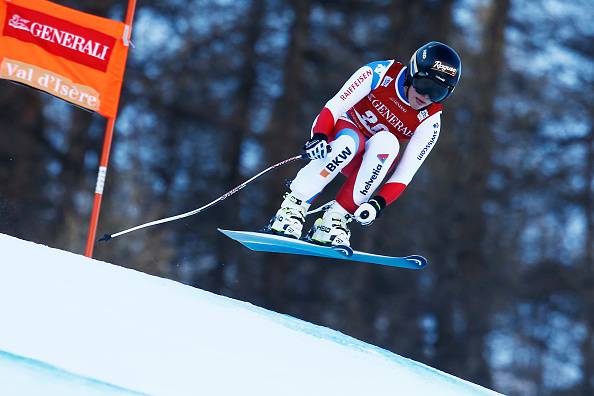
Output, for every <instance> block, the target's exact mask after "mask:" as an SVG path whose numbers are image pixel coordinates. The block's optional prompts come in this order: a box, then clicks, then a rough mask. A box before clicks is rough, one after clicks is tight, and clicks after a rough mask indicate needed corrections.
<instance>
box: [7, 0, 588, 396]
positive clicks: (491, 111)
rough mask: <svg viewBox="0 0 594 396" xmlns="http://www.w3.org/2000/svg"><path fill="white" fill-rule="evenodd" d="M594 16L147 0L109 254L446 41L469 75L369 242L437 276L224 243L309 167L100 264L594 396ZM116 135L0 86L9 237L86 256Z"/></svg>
mask: <svg viewBox="0 0 594 396" xmlns="http://www.w3.org/2000/svg"><path fill="white" fill-rule="evenodd" d="M57 3H60V4H63V5H67V6H70V7H73V8H77V9H79V10H82V11H86V12H90V13H94V14H96V15H100V16H106V17H110V18H113V19H118V20H123V17H124V14H125V11H126V2H125V1H124V0H92V1H91V0H88V1H74V0H62V1H57ZM593 20H594V1H593V0H574V1H572V2H565V1H561V0H530V1H527V0H498V1H495V0H457V1H454V0H442V1H440V0H417V1H414V2H413V1H404V0H395V1H387V0H365V1H363V0H361V1H314V0H283V1H281V0H279V1H271V0H269V1H259V0H253V1H249V0H245V1H223V0H219V1H215V0H212V1H207V0H202V1H200V0H159V1H157V0H139V1H138V5H137V10H136V18H135V27H134V33H133V41H134V44H135V48H133V49H132V50H131V55H130V58H129V60H128V69H127V72H126V76H125V80H124V87H123V96H122V102H121V106H120V113H119V118H118V123H117V125H116V132H115V140H114V146H113V150H112V157H111V162H110V165H111V166H110V169H109V172H108V176H107V185H106V191H105V198H104V205H103V207H102V213H101V218H100V224H99V234H100V235H101V234H103V233H113V232H117V231H119V230H122V229H126V228H129V227H132V226H134V225H137V224H140V223H144V222H147V221H150V220H154V219H157V218H161V217H167V216H170V215H174V214H179V213H182V212H186V211H189V210H191V209H194V208H197V207H200V206H202V205H204V204H205V203H207V202H210V201H211V200H213V199H215V198H217V197H218V196H219V195H221V194H222V193H224V192H226V191H228V190H229V189H231V188H232V187H234V186H236V185H237V184H239V183H240V182H242V181H243V180H245V179H247V178H249V177H251V176H252V175H254V174H255V173H257V172H258V171H259V170H261V169H263V168H265V167H267V166H268V165H270V164H273V163H276V162H278V161H281V160H283V159H285V158H288V157H290V156H293V155H295V154H297V153H299V151H300V150H301V147H302V144H303V142H304V141H305V140H306V139H307V137H308V134H309V127H310V125H311V123H312V121H313V119H314V118H315V116H316V115H317V113H318V112H319V111H320V110H321V108H322V107H323V105H324V104H325V102H326V101H327V100H328V99H329V98H330V97H331V96H332V95H334V93H335V92H337V90H338V89H339V88H340V87H341V86H342V84H343V82H344V81H345V80H346V79H347V78H348V77H349V76H350V75H351V73H353V72H354V71H355V70H356V69H357V68H359V67H360V66H361V65H363V64H365V63H367V62H369V61H373V60H381V59H397V60H400V61H403V62H407V61H408V59H409V58H410V55H411V53H412V51H413V50H414V49H416V48H417V47H418V46H420V45H421V44H423V43H424V42H426V41H429V40H440V41H444V42H446V43H448V44H450V45H452V46H453V47H454V48H456V49H457V50H458V51H459V53H460V54H461V57H462V61H463V65H464V69H463V73H462V80H461V84H460V86H459V87H458V88H457V89H456V92H455V94H454V95H453V97H452V98H451V99H449V100H448V101H447V102H446V104H445V112H444V120H443V128H442V133H441V137H440V140H439V142H438V144H437V147H436V149H435V150H434V151H433V152H432V153H431V155H430V156H429V158H428V160H427V161H426V163H425V165H424V166H423V167H422V168H421V170H420V171H419V173H418V174H417V176H416V177H415V179H414V180H413V183H412V184H411V186H410V187H409V188H408V189H407V191H406V192H405V194H404V195H403V197H402V198H401V199H400V200H398V201H397V202H396V203H395V204H394V205H393V206H391V207H390V208H389V209H388V210H387V211H386V212H385V214H384V215H383V216H382V218H380V219H379V220H378V221H377V222H376V223H375V224H374V225H373V226H372V227H370V228H368V229H365V230H363V229H362V228H361V227H360V226H357V225H353V232H354V237H353V244H354V246H355V247H357V248H359V249H363V250H369V251H374V252H383V253H386V254H397V255H400V254H411V253H417V254H423V255H425V256H427V257H428V258H429V260H430V266H429V267H428V268H427V269H425V270H424V271H422V272H413V271H406V270H395V269H391V268H382V267H377V266H370V265H359V264H345V263H334V262H331V261H327V260H320V259H306V258H302V257H291V256H281V255H266V254H260V253H253V252H250V251H248V250H246V249H244V248H241V247H240V246H239V245H238V244H236V243H235V242H233V241H230V240H228V239H226V238H224V237H223V236H222V235H220V234H219V233H218V232H217V231H216V228H217V227H223V228H232V229H257V228H260V227H261V226H263V225H265V224H266V223H267V221H268V219H269V218H270V217H271V216H272V214H273V213H274V212H275V210H276V208H277V206H278V205H279V203H280V201H281V197H282V194H283V192H284V191H285V181H286V180H288V179H291V178H292V177H293V176H294V175H295V173H296V172H297V170H298V169H299V166H300V165H301V164H292V165H289V166H287V167H285V168H281V169H279V170H275V171H273V172H271V173H270V174H268V175H266V176H265V177H264V178H262V179H259V180H258V181H257V182H254V183H253V184H250V185H249V186H248V187H247V188H246V189H244V190H242V192H241V193H239V194H238V195H235V196H233V197H231V198H229V199H227V200H226V201H224V202H223V203H222V204H221V205H220V206H218V207H216V208H214V209H212V210H209V211H208V212H206V213H204V214H201V215H198V216H194V217H191V218H188V219H184V220H181V221H178V222H175V223H169V224H166V225H162V226H158V227H154V228H149V229H146V230H141V231H138V232H135V233H132V234H129V235H127V236H125V237H122V238H121V239H116V240H114V241H112V242H110V243H109V244H105V245H97V246H96V248H95V257H96V258H98V259H102V260H107V261H110V262H113V263H117V264H120V265H123V266H127V267H130V268H134V269H138V270H141V271H144V272H148V273H151V274H156V275H160V276H165V277H169V278H172V279H176V280H179V281H182V282H184V283H187V284H190V285H193V286H196V287H199V288H202V289H206V290H209V291H212V292H215V293H218V294H223V295H226V296H230V297H233V298H238V299H241V300H245V301H249V302H252V303H254V304H257V305H259V306H263V307H265V308H268V309H272V310H275V311H278V312H282V313H286V314H289V315H292V316H295V317H298V318H301V319H304V320H307V321H311V322H314V323H317V324H320V325H324V326H329V327H332V328H335V329H338V330H339V331H342V332H344V333H346V334H349V335H351V336H354V337H357V338H359V339H362V340H365V341H368V342H371V343H373V344H376V345H379V346H381V347H384V348H387V349H389V350H391V351H394V352H396V353H398V354H402V355H404V356H407V357H410V358H412V359H416V360H419V361H422V362H425V363H427V364H429V365H431V366H434V367H436V368H439V369H441V370H444V371H446V372H449V373H452V374H454V375H457V376H460V377H462V378H465V379H468V380H470V381H473V382H476V383H479V384H481V385H484V386H487V387H490V388H493V389H495V390H497V391H500V392H503V393H506V394H511V395H524V396H529V395H583V396H586V395H589V396H591V395H594V126H593V125H594V90H593V89H592V88H593V87H594V67H592V64H593V61H594V44H593V43H594V26H593V25H592V21H593ZM104 125H105V121H104V120H103V119H102V118H101V117H100V116H98V115H94V114H91V113H88V112H85V111H83V110H80V109H77V108H75V107H73V106H70V105H68V104H66V103H64V102H61V101H59V100H57V99H54V98H52V97H50V96H48V95H45V94H41V93H38V92H36V91H34V90H31V89H28V88H24V87H21V86H17V85H14V84H12V83H9V82H7V81H0V131H1V135H0V136H1V139H0V165H1V166H0V186H1V187H0V232H2V233H6V234H9V235H13V236H16V237H20V238H24V239H27V240H32V241H35V242H38V243H43V244H48V245H50V246H53V247H57V248H61V249H66V250H70V251H73V252H77V253H82V252H83V250H84V245H85V240H86V234H87V230H88V222H89V218H90V211H91V205H92V199H93V195H92V193H93V191H94V186H95V180H96V174H97V167H98V157H99V154H100V151H101V147H102V140H103V130H104ZM337 184H338V183H337ZM335 190H336V189H335V188H329V189H328V190H327V191H326V192H325V193H324V194H322V197H321V198H320V200H319V203H322V202H326V201H327V200H329V199H332V198H333V196H332V193H333V192H334V191H335ZM312 221H313V219H310V223H311V222H312ZM308 225H309V223H308ZM31 276H32V277H34V276H35V274H31ZM106 292H109V291H108V290H106ZM187 314H188V315H194V313H193V312H188V313H187ZM239 331H240V330H239Z"/></svg>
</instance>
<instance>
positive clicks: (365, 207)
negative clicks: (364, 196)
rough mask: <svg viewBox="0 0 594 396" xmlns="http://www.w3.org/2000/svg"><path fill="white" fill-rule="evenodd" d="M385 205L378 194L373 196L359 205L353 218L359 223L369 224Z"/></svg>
mask: <svg viewBox="0 0 594 396" xmlns="http://www.w3.org/2000/svg"><path fill="white" fill-rule="evenodd" d="M385 206H386V201H385V200H384V199H383V198H382V197H380V196H379V195H378V196H375V197H373V198H371V199H370V200H369V201H367V202H365V203H363V204H361V206H359V208H358V209H357V210H356V211H355V215H354V216H355V220H357V221H358V222H359V223H360V224H361V225H364V226H366V225H370V224H371V223H373V221H374V220H375V219H376V218H377V217H378V216H379V215H380V213H381V212H382V210H383V209H384V207H385Z"/></svg>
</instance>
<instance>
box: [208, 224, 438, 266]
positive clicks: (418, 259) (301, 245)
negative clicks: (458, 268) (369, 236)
mask: <svg viewBox="0 0 594 396" xmlns="http://www.w3.org/2000/svg"><path fill="white" fill-rule="evenodd" d="M218 230H219V231H220V232H221V233H223V234H225V235H226V236H227V237H229V238H231V239H233V240H235V241H237V242H239V243H241V244H242V245H243V246H245V247H247V248H248V249H250V250H254V251H258V252H269V253H286V254H296V255H303V256H316V257H324V258H329V259H338V260H347V261H354V262H361V263H369V264H377V265H385V266H389V267H399V268H407V269H413V270H419V269H423V268H424V267H425V266H426V265H427V259H426V258H425V257H423V256H418V255H411V256H404V257H398V256H384V255H380V254H373V253H366V252H360V251H357V250H352V249H351V248H350V247H348V246H336V247H330V246H321V245H316V244H315V243H312V242H307V241H304V240H301V239H292V238H287V237H284V236H280V235H274V234H268V233H263V232H254V231H233V230H223V229H221V228H219V229H218Z"/></svg>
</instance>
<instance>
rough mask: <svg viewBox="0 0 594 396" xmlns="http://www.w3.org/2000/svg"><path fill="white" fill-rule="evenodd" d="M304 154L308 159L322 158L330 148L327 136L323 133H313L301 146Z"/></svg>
mask: <svg viewBox="0 0 594 396" xmlns="http://www.w3.org/2000/svg"><path fill="white" fill-rule="evenodd" d="M303 150H305V155H306V156H307V158H309V159H310V160H313V159H320V158H324V157H325V156H326V154H328V153H329V152H330V150H331V148H330V146H328V136H326V135H324V134H323V133H316V134H314V135H313V136H312V137H311V139H309V140H308V141H307V142H305V145H304V146H303Z"/></svg>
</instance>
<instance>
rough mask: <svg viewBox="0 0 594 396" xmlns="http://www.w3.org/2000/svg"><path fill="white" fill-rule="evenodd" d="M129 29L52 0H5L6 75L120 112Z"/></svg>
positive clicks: (0, 11) (0, 54)
mask: <svg viewBox="0 0 594 396" xmlns="http://www.w3.org/2000/svg"><path fill="white" fill-rule="evenodd" d="M128 32H129V29H127V28H126V25H125V24H124V23H123V22H118V21H113V20H111V19H106V18H101V17H98V16H95V15H90V14H86V13H83V12H80V11H76V10H73V9H70V8H67V7H63V6H60V5H57V4H55V3H52V2H49V1H46V0H0V34H1V35H0V78H3V79H7V80H12V81H16V82H19V83H22V84H26V85H29V86H31V87H34V88H37V89H39V90H42V91H45V92H47V93H49V94H51V95H54V96H57V97H59V98H61V99H63V100H66V101H68V102H70V103H73V104H75V105H77V106H80V107H82V108H85V109H88V110H92V111H96V112H98V113H99V114H101V115H103V116H104V117H108V118H111V117H115V116H116V113H117V108H118V102H119V99H120V91H121V87H122V80H123V78H124V70H125V68H126V58H127V56H128V45H127V44H128V37H127V35H128Z"/></svg>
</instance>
